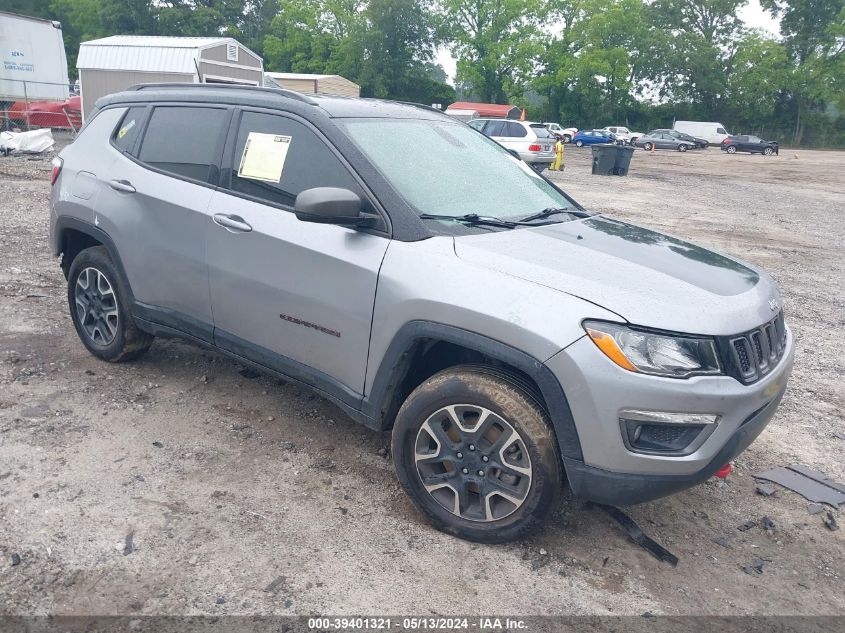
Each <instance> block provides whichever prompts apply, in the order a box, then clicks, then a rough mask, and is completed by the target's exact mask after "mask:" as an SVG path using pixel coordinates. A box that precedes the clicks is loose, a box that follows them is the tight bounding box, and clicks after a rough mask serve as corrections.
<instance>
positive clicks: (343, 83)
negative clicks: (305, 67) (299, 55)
mask: <svg viewBox="0 0 845 633" xmlns="http://www.w3.org/2000/svg"><path fill="white" fill-rule="evenodd" d="M264 75H265V77H269V78H270V79H271V80H272V81H273V82H274V83H275V84H276V85H278V86H279V87H281V88H287V89H288V90H296V91H297V92H304V93H306V94H324V95H338V96H340V97H360V96H361V86H359V85H358V84H356V83H355V82H352V81H349V80H348V79H346V78H345V77H341V76H340V75H309V74H305V73H269V72H268V73H264ZM265 83H269V82H265Z"/></svg>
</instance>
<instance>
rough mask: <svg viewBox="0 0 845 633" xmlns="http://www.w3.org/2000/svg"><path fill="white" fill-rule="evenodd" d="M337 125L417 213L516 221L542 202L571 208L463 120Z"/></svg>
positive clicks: (358, 121) (368, 121) (367, 121)
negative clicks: (475, 215)
mask: <svg viewBox="0 0 845 633" xmlns="http://www.w3.org/2000/svg"><path fill="white" fill-rule="evenodd" d="M339 123H340V124H341V125H343V126H344V127H345V129H346V130H347V132H348V134H349V136H350V137H351V138H352V140H353V141H354V142H355V143H356V144H357V145H358V146H359V147H360V148H361V150H362V151H363V152H364V154H366V155H367V157H368V158H369V159H370V161H371V162H372V163H373V164H374V165H375V166H376V168H377V169H378V170H379V171H380V172H381V173H382V175H384V177H385V178H386V179H387V180H388V181H389V182H390V183H391V185H393V187H394V188H395V189H396V191H397V192H398V193H399V194H400V195H401V196H402V197H403V198H404V199H405V200H406V201H407V202H408V203H409V204H410V205H411V206H412V207H414V208H415V209H416V210H417V212H418V213H419V214H431V215H464V214H468V213H476V214H478V215H482V216H495V217H497V218H506V219H516V218H520V217H524V216H526V215H529V214H532V213H536V212H538V211H542V210H543V209H547V208H550V207H554V208H566V209H577V208H578V207H577V206H576V205H575V204H573V203H572V202H571V201H570V200H569V199H567V198H566V197H565V196H564V195H563V194H561V193H560V192H559V191H558V190H557V189H555V188H554V187H553V186H552V185H551V184H549V183H548V182H546V181H545V180H543V179H542V178H541V177H540V176H538V175H537V174H536V173H534V171H533V170H532V169H531V167H529V166H528V165H526V164H525V163H523V162H521V161H519V160H517V159H516V158H515V157H514V156H512V155H511V154H510V153H509V152H508V151H507V150H505V149H504V148H503V147H502V146H501V145H499V144H498V143H496V142H495V141H492V140H490V139H489V138H487V137H486V136H484V135H483V134H480V133H479V132H477V131H475V130H473V129H472V128H470V127H469V126H467V125H463V124H460V123H452V122H448V121H439V120H437V121H424V120H416V119H393V120H390V119H347V120H344V121H339ZM437 222H438V223H439V222H440V221H437Z"/></svg>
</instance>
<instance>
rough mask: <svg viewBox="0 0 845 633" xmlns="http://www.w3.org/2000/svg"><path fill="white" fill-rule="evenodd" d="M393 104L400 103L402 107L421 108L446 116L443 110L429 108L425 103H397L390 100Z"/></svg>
mask: <svg viewBox="0 0 845 633" xmlns="http://www.w3.org/2000/svg"><path fill="white" fill-rule="evenodd" d="M390 101H391V103H398V104H400V105H406V106H412V107H414V108H419V109H421V110H429V111H430V112H437V113H438V114H446V113H445V112H444V111H443V110H440V109H438V108H434V107H432V106H427V105H425V104H424V103H415V102H413V101H397V100H395V99H391V100H390Z"/></svg>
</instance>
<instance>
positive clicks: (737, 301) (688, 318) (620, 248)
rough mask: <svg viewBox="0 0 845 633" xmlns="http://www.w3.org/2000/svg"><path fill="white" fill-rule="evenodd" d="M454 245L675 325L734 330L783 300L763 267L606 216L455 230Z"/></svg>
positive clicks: (631, 317) (529, 276) (608, 305)
mask: <svg viewBox="0 0 845 633" xmlns="http://www.w3.org/2000/svg"><path fill="white" fill-rule="evenodd" d="M455 253H456V254H457V256H458V257H459V258H460V259H462V260H464V261H466V262H469V263H472V264H475V265H478V266H483V267H485V268H489V269H493V270H496V271H498V272H501V273H503V274H507V275H511V276H513V277H518V278H521V279H525V280H526V281H529V282H532V283H536V284H539V285H542V286H546V287H550V288H553V289H555V290H559V291H560V292H565V293H567V294H570V295H573V296H576V297H579V298H581V299H584V300H586V301H589V302H591V303H594V304H596V305H599V306H601V307H603V308H605V309H607V310H610V311H612V312H615V313H616V314H618V315H619V316H620V317H622V318H623V319H625V320H627V321H628V322H630V323H635V324H637V325H642V326H648V327H654V328H660V329H665V330H672V331H677V332H685V333H691V334H710V335H729V334H737V333H740V332H744V331H747V330H750V329H752V328H754V327H757V326H759V325H761V324H762V323H765V322H766V321H769V320H770V319H772V317H773V316H774V315H775V313H776V310H778V309H779V307H780V297H779V295H778V291H777V287H776V286H775V284H774V282H773V281H772V280H771V279H770V278H769V277H768V275H766V274H765V273H762V272H759V271H756V270H754V269H753V268H751V267H750V266H749V265H747V264H744V263H741V262H738V261H736V260H734V259H731V258H729V257H726V256H724V255H720V254H718V253H714V252H712V251H709V250H706V249H704V248H701V247H699V246H695V245H694V244H690V243H689V242H685V241H683V240H679V239H677V238H674V237H670V236H668V235H664V234H662V233H657V232H655V231H652V230H649V229H646V228H643V227H639V226H636V225H633V224H628V223H626V222H621V221H619V220H615V219H613V218H610V217H606V216H593V217H590V218H587V219H583V220H577V221H571V222H561V223H556V224H549V225H546V226H538V227H536V228H535V227H532V228H527V229H514V230H509V231H500V232H495V233H486V234H482V235H468V236H459V237H456V238H455ZM549 317H550V318H554V315H549Z"/></svg>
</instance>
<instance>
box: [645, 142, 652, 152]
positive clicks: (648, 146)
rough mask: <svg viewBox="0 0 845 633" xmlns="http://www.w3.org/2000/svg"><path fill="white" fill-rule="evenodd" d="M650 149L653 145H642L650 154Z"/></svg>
mask: <svg viewBox="0 0 845 633" xmlns="http://www.w3.org/2000/svg"><path fill="white" fill-rule="evenodd" d="M652 147H654V145H652V144H651V143H646V144H645V145H643V149H644V150H646V151H647V152H650V151H651V148H652Z"/></svg>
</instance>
